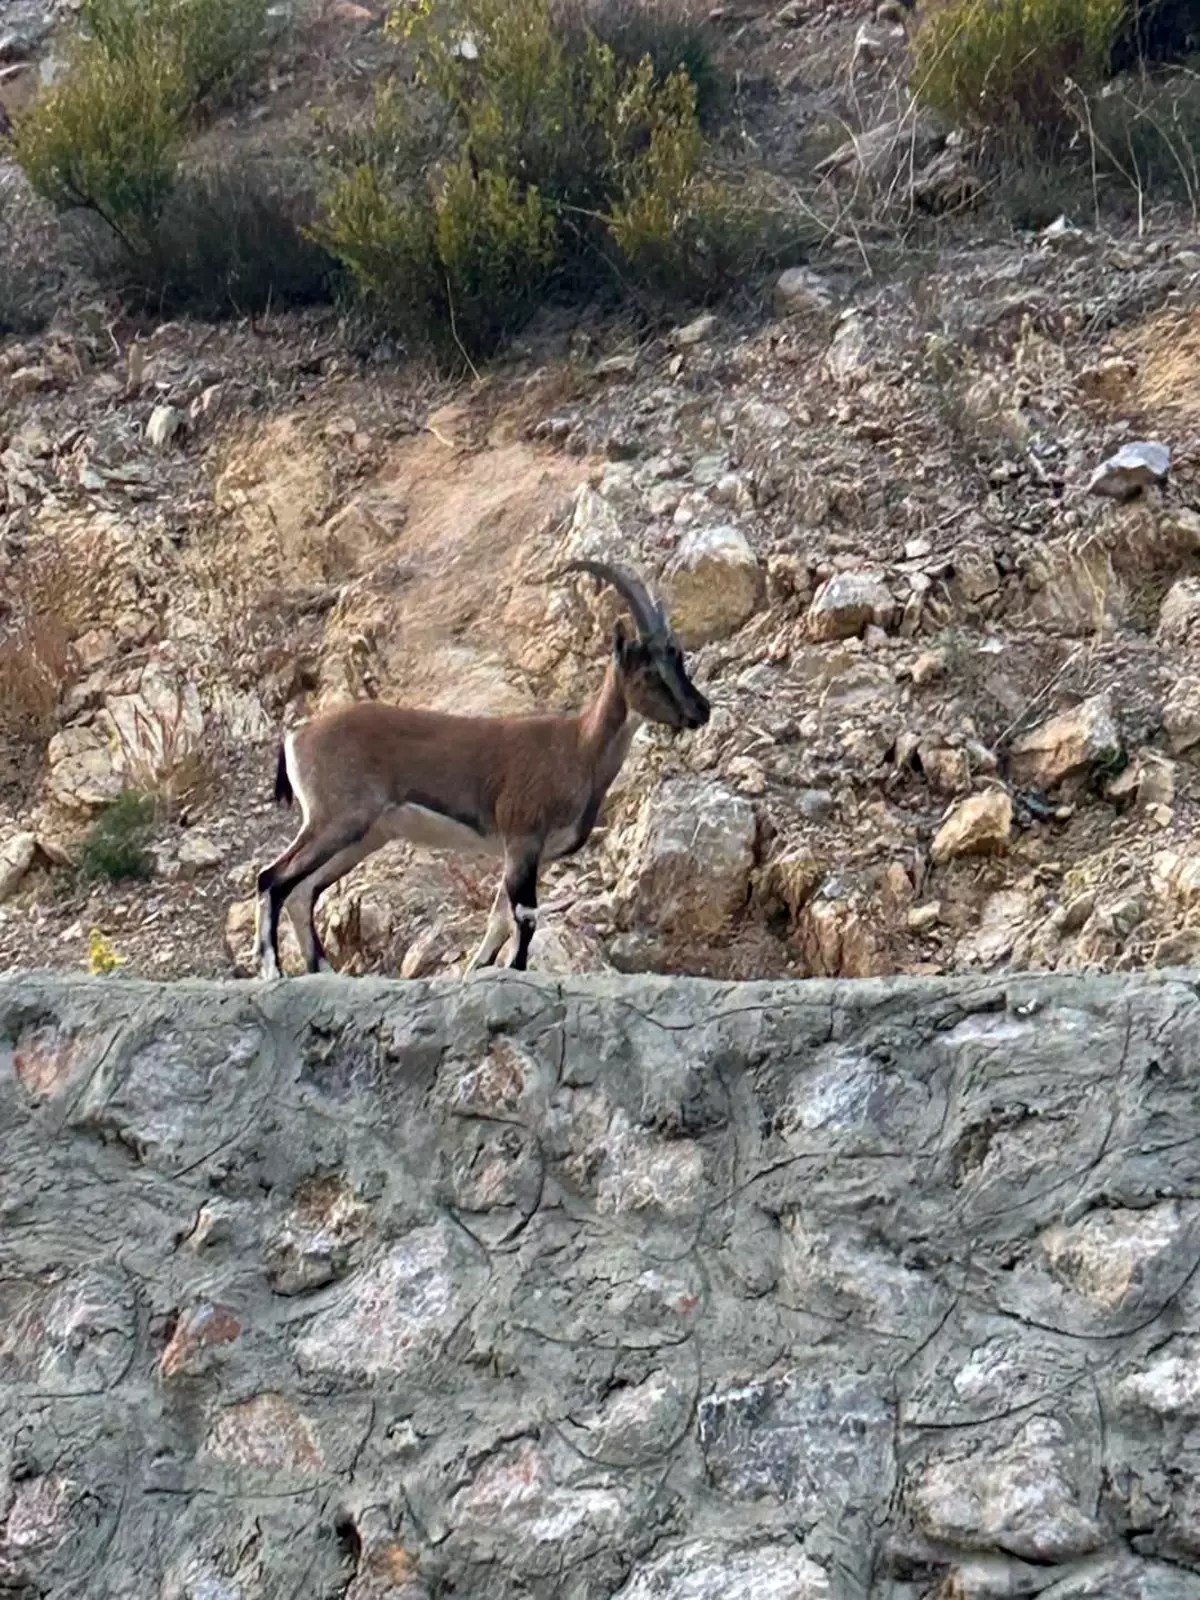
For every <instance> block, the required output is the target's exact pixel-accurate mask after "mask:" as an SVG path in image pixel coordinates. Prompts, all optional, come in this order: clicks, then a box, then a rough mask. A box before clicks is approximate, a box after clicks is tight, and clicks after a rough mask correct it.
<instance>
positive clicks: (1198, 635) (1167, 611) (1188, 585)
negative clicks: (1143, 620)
mask: <svg viewBox="0 0 1200 1600" xmlns="http://www.w3.org/2000/svg"><path fill="white" fill-rule="evenodd" d="M1155 637H1156V639H1157V640H1158V643H1159V644H1161V645H1197V644H1200V578H1179V579H1177V580H1176V581H1175V582H1174V583H1173V584H1172V585H1171V587H1170V588H1169V589H1168V590H1167V594H1166V598H1165V599H1164V600H1163V603H1162V607H1161V609H1160V610H1159V613H1158V629H1157V632H1156V634H1155Z"/></svg>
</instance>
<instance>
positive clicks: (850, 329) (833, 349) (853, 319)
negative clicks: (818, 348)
mask: <svg viewBox="0 0 1200 1600" xmlns="http://www.w3.org/2000/svg"><path fill="white" fill-rule="evenodd" d="M870 366H871V347H870V340H869V338H868V335H867V328H866V323H865V322H864V320H863V318H862V316H861V315H860V314H859V313H858V312H851V313H850V314H849V315H848V316H846V317H845V318H844V319H843V321H842V322H841V323H840V324H839V326H838V329H837V332H836V333H835V334H834V336H833V339H832V341H831V342H830V345H829V349H828V350H827V351H826V352H825V370H826V371H827V372H828V374H829V376H830V377H831V378H832V379H833V380H834V382H835V383H837V384H843V385H845V384H853V383H855V382H857V381H859V380H861V379H862V378H864V377H865V376H866V375H867V372H868V370H869V369H870Z"/></svg>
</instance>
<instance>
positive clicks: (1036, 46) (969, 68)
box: [913, 0, 1125, 138]
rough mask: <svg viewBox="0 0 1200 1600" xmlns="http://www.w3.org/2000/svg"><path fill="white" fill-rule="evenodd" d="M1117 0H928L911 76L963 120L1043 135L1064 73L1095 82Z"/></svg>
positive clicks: (1054, 116) (926, 96)
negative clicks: (999, 2)
mask: <svg viewBox="0 0 1200 1600" xmlns="http://www.w3.org/2000/svg"><path fill="white" fill-rule="evenodd" d="M1124 5H1125V0H1003V3H1002V4H997V3H995V0H932V3H930V4H929V5H928V6H927V7H926V8H925V9H924V11H923V12H922V15H921V20H920V23H919V25H918V27H917V30H916V35H915V38H914V44H913V50H914V68H915V70H914V76H913V81H914V86H915V89H916V93H917V95H918V97H919V98H920V99H921V100H923V101H924V102H925V104H926V105H928V106H930V107H932V108H933V109H934V110H936V111H940V112H942V113H943V114H944V115H945V116H947V117H949V118H950V119H951V120H952V121H954V122H956V123H958V124H961V125H966V126H975V127H984V128H1000V129H1012V130H1022V131H1025V132H1028V133H1029V134H1030V135H1032V136H1034V137H1037V136H1041V137H1043V138H1044V137H1047V136H1049V137H1052V136H1053V135H1054V133H1055V132H1056V131H1058V130H1061V128H1062V127H1063V126H1064V125H1065V124H1066V122H1067V120H1068V117H1067V112H1066V110H1065V108H1064V105H1063V98H1062V96H1063V89H1064V86H1065V84H1066V82H1067V80H1068V79H1071V80H1073V81H1074V82H1075V83H1076V84H1077V85H1079V87H1080V88H1082V89H1083V90H1085V91H1087V90H1089V89H1091V88H1093V87H1095V86H1096V85H1098V84H1099V82H1100V81H1101V79H1102V78H1103V76H1104V73H1105V71H1106V69H1107V65H1108V61H1109V55H1110V52H1111V49H1112V45H1113V41H1114V40H1115V38H1116V36H1117V31H1118V29H1119V27H1120V25H1121V21H1122V16H1123V12H1124Z"/></svg>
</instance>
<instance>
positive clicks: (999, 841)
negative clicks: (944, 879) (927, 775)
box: [930, 789, 1013, 865]
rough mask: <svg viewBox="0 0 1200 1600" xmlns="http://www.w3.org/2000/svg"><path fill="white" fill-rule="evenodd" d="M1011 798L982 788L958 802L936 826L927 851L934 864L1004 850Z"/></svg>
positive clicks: (995, 790)
mask: <svg viewBox="0 0 1200 1600" xmlns="http://www.w3.org/2000/svg"><path fill="white" fill-rule="evenodd" d="M1012 814H1013V808H1012V801H1011V800H1010V799H1009V797H1008V795H1007V794H1006V793H1005V792H1004V790H1003V789H985V790H984V791H983V793H982V794H973V795H971V796H969V798H968V799H966V800H963V801H960V802H959V804H958V805H956V806H955V808H954V810H953V811H952V812H951V813H950V815H949V816H948V817H947V818H946V820H945V822H943V823H942V825H941V827H940V828H939V829H938V832H937V836H936V838H935V839H934V841H933V846H932V848H931V850H930V854H931V856H932V858H933V860H934V862H935V863H937V864H939V865H940V864H941V863H943V862H946V861H953V860H954V859H955V858H956V857H958V856H977V855H990V854H993V853H994V852H996V851H1001V850H1004V849H1005V848H1006V847H1007V844H1008V838H1009V834H1010V833H1011V832H1012Z"/></svg>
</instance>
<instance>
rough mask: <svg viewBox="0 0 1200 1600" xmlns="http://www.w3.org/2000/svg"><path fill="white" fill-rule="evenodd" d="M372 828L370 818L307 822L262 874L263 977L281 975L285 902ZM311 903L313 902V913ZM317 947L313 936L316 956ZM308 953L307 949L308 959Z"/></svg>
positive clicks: (259, 919)
mask: <svg viewBox="0 0 1200 1600" xmlns="http://www.w3.org/2000/svg"><path fill="white" fill-rule="evenodd" d="M370 827H371V819H370V818H369V817H343V818H340V819H339V820H337V821H335V822H330V821H327V822H324V823H316V822H306V823H305V824H304V826H303V827H302V828H301V829H300V832H299V833H298V834H297V835H296V838H295V839H294V840H293V842H292V843H291V844H290V845H289V846H288V847H287V849H286V850H285V851H284V852H283V854H282V855H281V856H279V857H278V858H277V859H276V860H275V861H273V862H272V863H271V865H270V866H269V867H264V868H263V870H262V871H261V872H260V873H259V875H258V916H257V942H258V954H259V970H260V971H261V973H262V976H263V977H264V978H278V977H279V976H280V971H279V914H280V912H281V911H282V910H283V906H284V902H285V901H286V900H287V899H288V897H289V895H291V893H292V891H293V890H294V889H298V888H300V886H301V885H302V884H303V883H304V880H305V879H306V878H309V877H313V876H316V875H319V874H320V873H321V871H322V869H323V868H326V867H328V866H329V865H330V864H331V862H332V861H333V859H334V857H336V856H339V855H340V854H342V852H344V851H347V849H348V847H349V846H351V845H356V844H358V842H359V841H360V840H361V839H362V838H363V835H364V834H366V833H367V832H368V831H369V830H370ZM346 870H349V868H347V869H346ZM313 899H315V893H314V896H313ZM311 904H312V902H311V901H310V903H309V910H310V913H311ZM318 944H319V941H316V940H315V934H314V945H313V947H311V948H312V954H314V955H315V950H316V946H317V945H318ZM308 954H309V951H307V950H306V956H307V955H308Z"/></svg>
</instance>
